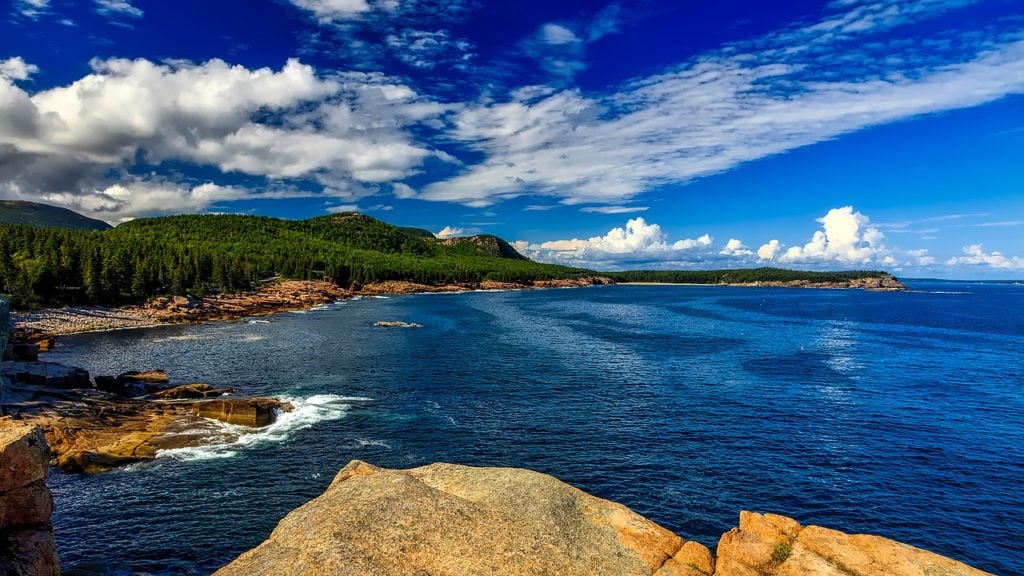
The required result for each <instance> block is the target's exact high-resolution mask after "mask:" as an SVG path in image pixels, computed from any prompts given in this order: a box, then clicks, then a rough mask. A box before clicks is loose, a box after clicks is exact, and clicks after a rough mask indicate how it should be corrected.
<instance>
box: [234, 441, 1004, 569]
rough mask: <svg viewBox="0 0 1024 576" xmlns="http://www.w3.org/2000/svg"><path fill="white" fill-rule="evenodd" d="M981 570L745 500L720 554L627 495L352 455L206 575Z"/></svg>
mask: <svg viewBox="0 0 1024 576" xmlns="http://www.w3.org/2000/svg"><path fill="white" fill-rule="evenodd" d="M328 574H329V575H332V576H348V575H351V576H355V575H366V576H374V575H381V576H383V575H389V576H401V575H408V576H413V575H417V576H418V575H427V574H429V575H431V576H465V575H475V574H481V575H483V574H487V575H490V576H527V575H529V576H545V575H550V576H555V575H558V576H574V575H579V576H583V575H590V576H600V575H608V576H631V575H636V576H709V575H712V574H714V575H722V576H769V575H776V574H778V575H797V574H800V575H813V576H855V575H856V576H978V575H983V574H985V573H984V572H981V571H979V570H975V569H973V568H971V567H969V566H967V565H964V564H961V563H959V562H956V561H954V560H950V559H948V558H944V557H942V556H938V555H936V554H932V553H930V552H926V551H924V550H920V549H917V548H913V547H911V546H906V545H904V544H900V543H898V542H894V541H892V540H887V539H885V538H880V537H877V536H864V535H853V536H850V535H847V534H844V533H842V532H838V531H835V530H828V529H826V528H820V527H817V526H808V527H802V526H801V525H800V524H799V523H797V522H796V521H795V520H792V519H789V518H786V517H783V516H776V515H771V514H766V515H761V514H753V513H748V512H743V513H742V514H741V516H740V526H739V527H738V528H735V529H733V530H730V531H729V532H727V533H726V534H725V535H723V536H722V539H721V541H720V542H719V545H718V559H717V561H716V559H715V558H714V557H713V556H712V554H711V552H710V551H709V550H708V549H707V548H706V547H704V546H702V545H701V544H699V543H697V542H692V541H686V540H685V539H684V538H682V537H680V536H678V535H676V534H673V533H672V532H670V531H669V530H666V529H665V528H662V527H661V526H658V525H657V524H655V523H654V522H651V521H650V520H647V519H646V518H643V517H642V516H640V515H638V514H636V513H635V512H633V511H631V510H629V509H628V508H626V507H625V506H622V505H620V504H616V503H613V502H609V501H607V500H602V499H599V498H596V497H594V496H591V495H589V494H587V493H585V492H583V491H581V490H578V489H576V488H573V487H572V486H569V485H568V484H565V483H563V482H560V481H559V480H557V479H555V478H552V477H551V476H547V475H545V474H540V473H537V472H531V471H529V470H521V469H514V468H476V467H468V466H456V465H451V464H432V465H430V466H424V467H421V468H415V469H412V470H388V469H382V468H377V467H375V466H371V465H369V464H366V463H364V462H359V461H352V462H350V463H349V464H348V465H347V466H346V467H345V468H344V469H342V471H341V472H340V473H338V475H337V476H336V477H335V479H334V481H333V482H332V483H331V485H330V487H329V488H328V489H327V491H326V492H325V493H324V494H323V495H322V496H320V497H319V498H317V499H315V500H313V501H311V502H309V503H307V504H305V505H303V506H301V507H300V508H298V509H296V510H295V511H293V512H292V513H291V514H289V515H288V516H286V517H285V518H284V520H282V521H281V523H280V524H278V526H277V528H276V529H275V530H274V532H273V533H272V534H271V535H270V538H269V539H268V540H267V541H266V542H264V543H263V544H261V545H259V546H257V547H256V548H254V549H252V550H250V551H249V552H246V553H245V554H243V555H241V556H240V557H239V558H238V559H236V560H235V561H234V562H232V563H231V564H229V565H227V566H225V567H224V568H222V569H221V570H220V571H218V572H217V573H216V575H215V576H264V575H265V576H270V575H275V576H284V575H293V576H320V575H328Z"/></svg>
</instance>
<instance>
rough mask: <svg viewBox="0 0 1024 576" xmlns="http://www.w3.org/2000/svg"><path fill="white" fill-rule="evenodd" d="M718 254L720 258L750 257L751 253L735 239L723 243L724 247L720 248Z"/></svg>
mask: <svg viewBox="0 0 1024 576" xmlns="http://www.w3.org/2000/svg"><path fill="white" fill-rule="evenodd" d="M719 254H721V255H722V256H750V255H752V254H753V252H751V251H750V249H749V248H747V247H746V246H745V245H744V244H743V242H740V241H739V240H738V239H736V238H730V239H729V241H728V242H726V243H725V247H723V248H722V250H721V251H720V252H719Z"/></svg>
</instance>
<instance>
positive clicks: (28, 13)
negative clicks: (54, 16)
mask: <svg viewBox="0 0 1024 576" xmlns="http://www.w3.org/2000/svg"><path fill="white" fill-rule="evenodd" d="M46 14H50V0H15V1H14V15H15V16H22V17H24V18H29V19H31V20H36V19H38V18H39V17H40V16H44V15H46Z"/></svg>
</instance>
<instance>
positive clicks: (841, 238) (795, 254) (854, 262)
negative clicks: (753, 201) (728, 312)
mask: <svg viewBox="0 0 1024 576" xmlns="http://www.w3.org/2000/svg"><path fill="white" fill-rule="evenodd" d="M816 221H817V222H818V223H820V224H821V229H820V230H817V231H815V232H814V234H813V235H812V236H811V239H810V241H809V242H807V243H806V244H803V245H798V246H790V247H788V248H787V247H786V246H785V244H783V243H782V242H780V241H779V240H770V241H769V242H767V243H765V244H762V245H761V247H759V248H758V249H757V252H756V255H757V258H758V260H759V261H760V262H761V263H764V262H768V263H774V264H783V265H787V266H794V267H797V268H805V267H806V268H830V267H831V268H834V267H858V268H863V267H870V266H882V267H893V266H900V267H903V266H914V267H923V266H931V265H934V264H935V258H934V257H932V256H929V255H928V251H927V250H924V249H916V250H903V249H900V248H895V247H890V246H887V245H886V244H885V234H883V233H882V232H881V231H880V230H879V229H878V227H877V226H875V225H873V224H872V223H871V219H870V218H868V217H867V216H866V215H864V214H862V213H860V212H857V211H855V210H854V209H853V207H852V206H843V207H840V208H833V209H831V210H829V211H828V212H827V213H826V214H825V215H824V216H822V217H821V218H818V219H817V220H816ZM723 253H724V251H723ZM747 254H748V255H749V251H748V252H747Z"/></svg>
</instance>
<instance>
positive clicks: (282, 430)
mask: <svg viewBox="0 0 1024 576" xmlns="http://www.w3.org/2000/svg"><path fill="white" fill-rule="evenodd" d="M281 400H282V401H285V402H289V403H291V405H292V406H293V407H294V410H292V411H291V412H281V413H279V414H278V415H277V420H275V421H274V423H273V424H270V425H269V426H265V427H263V428H250V427H248V426H236V425H234V424H227V423H224V422H220V421H217V420H210V421H209V423H210V425H211V431H210V432H209V433H208V434H207V435H206V438H205V439H204V440H203V442H204V443H203V444H201V445H199V446H190V447H186V448H171V449H168V450H159V451H158V452H157V454H156V456H157V458H172V459H174V460H179V461H198V460H211V459H215V458H232V457H234V456H237V455H238V453H239V452H240V451H242V450H247V449H252V448H255V447H258V446H262V445H265V444H282V443H284V442H287V441H288V440H289V439H290V438H291V437H292V435H294V434H295V432H298V431H299V430H305V429H307V428H311V427H313V426H315V425H317V424H319V423H321V422H330V421H332V420H340V419H342V418H344V417H345V415H346V414H348V411H349V409H350V408H351V407H352V403H353V402H371V401H373V398H366V397H363V396H339V395H337V394H317V395H314V396H310V397H308V398H290V397H287V396H285V397H282V398H281Z"/></svg>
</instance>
